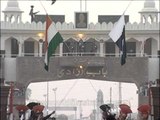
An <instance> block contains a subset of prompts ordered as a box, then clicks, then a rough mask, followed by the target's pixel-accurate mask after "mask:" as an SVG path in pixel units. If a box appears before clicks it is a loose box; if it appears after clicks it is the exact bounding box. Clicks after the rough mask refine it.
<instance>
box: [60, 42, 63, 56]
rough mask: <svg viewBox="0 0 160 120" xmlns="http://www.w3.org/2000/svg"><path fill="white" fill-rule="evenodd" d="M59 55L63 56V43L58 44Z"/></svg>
mask: <svg viewBox="0 0 160 120" xmlns="http://www.w3.org/2000/svg"><path fill="white" fill-rule="evenodd" d="M59 55H60V56H63V43H60V46H59Z"/></svg>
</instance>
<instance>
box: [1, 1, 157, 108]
mask: <svg viewBox="0 0 160 120" xmlns="http://www.w3.org/2000/svg"><path fill="white" fill-rule="evenodd" d="M22 13H23V11H21V10H20V9H19V6H18V2H17V1H8V3H7V6H6V9H5V10H4V11H3V14H4V21H1V48H0V51H1V59H2V60H3V61H4V62H3V63H2V66H3V67H2V68H4V69H3V70H2V71H3V75H2V76H1V77H3V78H4V79H5V82H6V83H11V82H12V83H14V86H15V87H17V88H18V89H19V91H16V92H15V94H14V104H15V105H16V104H25V90H26V88H27V86H28V85H29V84H30V83H33V82H42V81H57V80H66V79H73V78H85V79H96V80H103V81H117V82H128V83H135V84H136V85H137V88H138V90H139V104H141V103H148V100H149V99H148V98H149V97H148V95H147V94H146V92H145V91H146V90H148V85H149V83H152V85H153V84H154V85H156V80H157V79H159V58H158V53H157V52H158V51H159V50H160V38H159V34H160V31H159V21H158V15H159V13H158V10H157V9H156V8H155V2H154V1H152V0H150V1H148V0H146V1H145V2H144V8H143V9H142V10H141V11H140V12H139V13H140V15H141V18H140V19H141V22H140V23H133V24H131V23H129V22H127V23H126V42H127V62H126V64H125V65H124V66H121V65H120V53H119V49H118V47H117V46H116V45H115V43H114V42H113V41H112V40H111V39H110V38H109V36H107V34H108V33H109V32H110V31H111V29H112V28H113V26H114V23H111V22H109V23H106V22H103V23H96V24H93V23H89V24H88V25H87V26H88V28H87V29H77V28H75V25H74V23H66V22H63V23H61V22H57V23H55V26H56V28H57V29H58V30H59V32H60V33H61V35H62V37H63V39H64V42H63V43H61V44H60V45H59V47H58V48H57V50H56V53H55V54H54V55H53V57H52V58H51V60H50V66H49V69H50V70H49V72H46V71H45V70H44V63H43V60H44V38H45V37H44V31H45V23H42V22H38V23H37V22H32V23H29V22H27V23H23V22H22ZM80 66H83V69H81V68H79V67H80Z"/></svg>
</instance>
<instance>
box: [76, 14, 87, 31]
mask: <svg viewBox="0 0 160 120" xmlns="http://www.w3.org/2000/svg"><path fill="white" fill-rule="evenodd" d="M78 18H79V23H78V24H77V27H78V28H86V23H85V16H84V14H83V13H80V14H79V17H78Z"/></svg>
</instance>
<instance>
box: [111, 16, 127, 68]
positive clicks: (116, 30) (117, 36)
mask: <svg viewBox="0 0 160 120" xmlns="http://www.w3.org/2000/svg"><path fill="white" fill-rule="evenodd" d="M109 36H110V38H111V39H112V40H113V41H114V42H115V43H116V45H117V46H118V47H119V50H120V52H121V65H123V64H125V63H126V41H125V19H124V14H123V15H122V16H121V17H120V19H119V20H118V22H117V23H116V25H115V26H114V27H113V29H112V30H111V32H110V33H109Z"/></svg>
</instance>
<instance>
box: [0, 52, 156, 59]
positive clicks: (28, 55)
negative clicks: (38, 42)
mask: <svg viewBox="0 0 160 120" xmlns="http://www.w3.org/2000/svg"><path fill="white" fill-rule="evenodd" d="M44 55H45V54H44V53H43V54H42V56H44ZM0 56H1V57H3V58H4V57H13V58H15V57H24V56H25V57H30V56H32V57H40V56H39V53H22V54H21V55H19V54H0ZM53 56H55V57H65V56H71V57H72V56H96V57H120V53H107V54H102V53H99V52H73V53H72V52H68V53H63V54H59V53H56V54H53ZM127 57H149V58H157V57H158V55H155V54H154V55H147V54H146V53H143V54H142V53H127Z"/></svg>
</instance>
